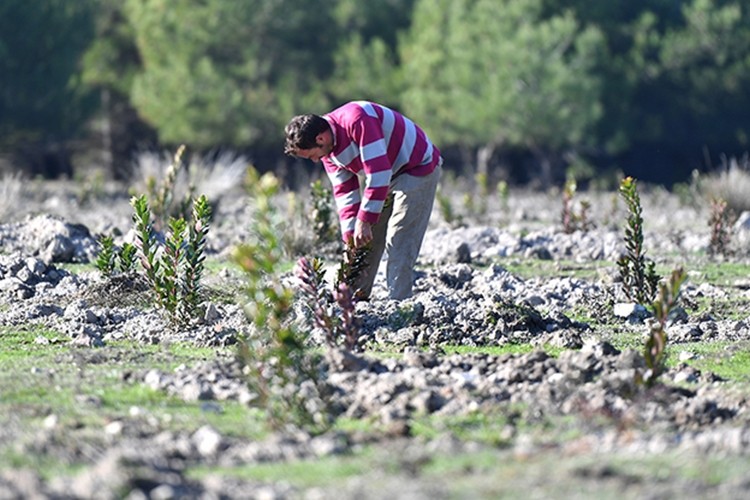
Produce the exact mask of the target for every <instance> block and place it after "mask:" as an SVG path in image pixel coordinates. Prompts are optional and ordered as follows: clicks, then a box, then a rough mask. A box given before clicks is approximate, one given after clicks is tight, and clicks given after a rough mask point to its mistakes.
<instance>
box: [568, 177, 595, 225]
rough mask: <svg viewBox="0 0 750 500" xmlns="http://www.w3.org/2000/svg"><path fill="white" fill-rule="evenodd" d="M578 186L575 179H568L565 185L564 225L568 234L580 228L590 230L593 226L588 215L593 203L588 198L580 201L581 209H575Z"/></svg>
mask: <svg viewBox="0 0 750 500" xmlns="http://www.w3.org/2000/svg"><path fill="white" fill-rule="evenodd" d="M577 189H578V186H577V184H576V181H575V179H568V180H567V181H565V185H564V186H563V193H562V196H563V199H562V201H563V207H562V214H561V219H562V226H563V231H564V232H565V233H566V234H571V233H574V232H576V231H578V230H580V231H588V229H589V228H590V227H591V221H590V220H589V217H588V211H589V209H590V208H591V204H590V203H589V202H588V201H587V200H581V201H580V203H579V204H580V211H579V212H576V211H575V200H574V198H575V194H576V190H577Z"/></svg>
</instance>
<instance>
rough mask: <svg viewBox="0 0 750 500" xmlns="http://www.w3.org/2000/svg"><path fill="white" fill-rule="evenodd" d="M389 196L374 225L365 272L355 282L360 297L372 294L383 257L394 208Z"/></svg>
mask: <svg viewBox="0 0 750 500" xmlns="http://www.w3.org/2000/svg"><path fill="white" fill-rule="evenodd" d="M388 196H389V200H388V202H387V203H386V204H385V206H384V207H383V211H382V212H381V213H380V218H378V222H377V223H376V224H374V225H373V226H372V242H371V243H370V251H369V252H368V253H367V257H366V258H365V265H364V272H363V273H362V274H361V275H360V276H359V278H358V279H357V281H356V282H355V283H354V289H355V290H356V291H357V294H358V296H360V297H369V296H370V293H371V292H372V285H373V283H374V282H375V276H376V275H377V273H378V267H379V266H380V260H381V259H382V258H383V251H384V250H385V239H386V231H387V229H388V219H389V218H390V216H391V211H392V210H393V200H392V195H391V194H389V195H388Z"/></svg>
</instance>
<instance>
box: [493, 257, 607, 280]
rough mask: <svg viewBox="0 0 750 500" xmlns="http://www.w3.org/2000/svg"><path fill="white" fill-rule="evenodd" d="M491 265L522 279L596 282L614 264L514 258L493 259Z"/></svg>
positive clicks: (603, 261) (596, 261)
mask: <svg viewBox="0 0 750 500" xmlns="http://www.w3.org/2000/svg"><path fill="white" fill-rule="evenodd" d="M492 264H496V265H499V266H501V267H503V268H505V269H507V270H508V271H509V272H511V273H512V274H515V275H516V276H519V277H521V278H523V279H534V278H537V279H540V278H541V279H544V278H579V279H585V280H598V279H600V278H601V274H602V272H605V271H606V270H608V269H610V268H611V269H614V268H615V263H614V262H610V261H606V260H592V261H589V262H576V261H572V260H541V259H534V258H524V259H518V258H514V257H508V258H498V259H493V260H492Z"/></svg>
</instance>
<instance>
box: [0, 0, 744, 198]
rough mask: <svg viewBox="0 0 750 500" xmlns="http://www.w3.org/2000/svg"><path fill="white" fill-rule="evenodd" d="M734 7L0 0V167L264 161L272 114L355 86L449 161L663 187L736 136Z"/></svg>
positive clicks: (737, 144)
mask: <svg viewBox="0 0 750 500" xmlns="http://www.w3.org/2000/svg"><path fill="white" fill-rule="evenodd" d="M749 14H750V4H748V2H746V1H744V0H643V1H638V2H635V1H633V0H607V1H590V0H367V1H361V0H75V1H71V0H2V2H0V169H1V170H3V171H6V172H7V171H9V170H10V171H19V170H22V171H23V172H25V173H26V174H28V175H30V176H43V177H49V178H54V177H59V176H68V177H73V176H74V175H76V174H77V173H78V172H82V171H87V170H89V169H92V168H96V169H100V170H101V171H103V172H105V173H106V175H107V176H108V177H110V178H112V179H121V180H125V179H127V178H128V175H129V173H130V169H131V165H132V161H133V155H134V154H135V153H137V152H138V151H143V150H155V149H156V150H162V149H174V148H176V147H177V146H178V145H179V144H183V143H184V144H187V145H188V147H189V148H190V149H191V150H193V151H199V152H202V153H204V154H205V153H210V152H211V151H216V152H218V151H226V150H231V151H237V152H238V153H242V154H243V155H247V156H248V157H249V158H252V160H253V162H254V163H255V164H256V165H257V166H258V167H259V168H262V169H274V170H276V169H281V170H283V169H284V168H285V167H287V166H288V165H290V164H291V163H293V162H294V161H295V160H294V159H291V158H285V157H284V156H283V153H282V149H283V126H284V124H285V123H286V122H287V121H288V120H289V118H290V117H291V116H293V115H295V114H300V113H309V112H312V113H319V114H323V113H325V112H327V111H329V110H330V109H332V108H333V107H336V106H338V105H340V104H342V103H344V102H346V101H349V100H355V99H370V100H375V101H378V102H381V103H383V104H386V105H389V106H392V107H394V108H396V109H399V110H401V111H402V112H404V113H406V114H407V115H408V116H410V117H411V118H413V119H414V120H415V121H416V122H417V123H419V124H421V125H422V126H423V127H424V128H425V129H426V131H427V132H428V133H429V134H430V136H431V137H432V138H433V140H434V142H436V143H437V144H438V146H439V147H440V148H441V149H442V150H443V151H444V153H445V155H446V157H447V159H448V160H449V161H448V163H449V164H450V165H453V166H455V167H456V168H458V169H460V170H461V171H463V172H470V173H474V172H479V173H486V174H488V175H489V176H491V177H492V178H494V179H502V180H507V181H508V182H512V183H517V184H530V185H532V186H534V185H536V186H550V185H553V184H555V183H558V182H560V181H561V180H564V179H565V177H566V176H572V177H575V178H577V179H578V180H579V181H582V182H583V181H587V180H597V179H598V180H601V179H606V178H607V176H608V175H610V176H614V175H620V174H627V175H632V176H635V177H637V178H639V179H644V180H646V181H651V182H656V183H663V184H666V185H671V184H672V183H675V182H681V181H684V180H685V179H687V178H689V176H690V174H691V172H692V171H694V170H697V171H699V172H707V171H711V170H715V169H717V168H719V166H720V165H721V164H722V163H726V158H729V157H736V156H740V155H742V154H744V153H745V152H746V151H747V150H748V149H750V148H749V147H748V146H749V144H748V142H749V141H750V137H749V136H748V134H749V132H750V131H749V128H748V127H750V123H749V121H750V102H749V100H750V15H749ZM722 159H724V161H723V162H722ZM615 173H616V174H615Z"/></svg>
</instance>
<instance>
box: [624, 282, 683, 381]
mask: <svg viewBox="0 0 750 500" xmlns="http://www.w3.org/2000/svg"><path fill="white" fill-rule="evenodd" d="M686 278H687V274H686V273H685V271H684V270H683V269H682V268H678V269H675V270H674V271H672V275H671V277H670V279H669V282H668V283H663V282H662V283H660V284H659V294H658V297H657V299H656V300H655V301H654V303H653V309H654V322H653V323H652V325H651V329H650V332H649V336H648V338H647V339H646V345H645V348H644V351H643V356H644V358H645V359H646V368H647V370H646V371H645V373H640V372H638V373H636V382H637V383H639V384H645V385H646V386H647V387H652V386H653V385H654V384H655V383H656V382H657V381H658V379H659V377H660V376H661V375H662V373H664V372H665V371H666V359H667V332H666V325H667V320H668V319H669V314H670V312H671V311H672V310H673V309H674V307H675V306H676V305H677V302H678V300H679V297H680V287H681V286H682V284H683V283H684V282H685V279H686Z"/></svg>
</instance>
